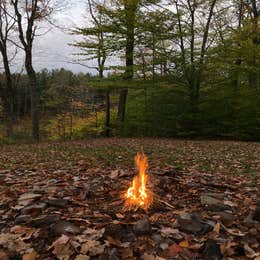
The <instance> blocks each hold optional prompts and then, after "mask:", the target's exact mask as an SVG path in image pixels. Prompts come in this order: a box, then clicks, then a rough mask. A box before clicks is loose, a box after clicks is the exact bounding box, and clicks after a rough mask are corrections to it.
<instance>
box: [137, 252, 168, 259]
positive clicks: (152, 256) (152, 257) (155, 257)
mask: <svg viewBox="0 0 260 260" xmlns="http://www.w3.org/2000/svg"><path fill="white" fill-rule="evenodd" d="M142 259H143V260H165V258H162V257H160V256H154V255H149V254H147V253H145V254H144V255H143V256H142Z"/></svg>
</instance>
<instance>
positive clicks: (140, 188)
mask: <svg viewBox="0 0 260 260" xmlns="http://www.w3.org/2000/svg"><path fill="white" fill-rule="evenodd" d="M135 164H136V167H137V168H138V170H139V174H138V175H137V176H135V177H134V179H133V181H132V186H131V187H130V188H129V189H128V190H127V192H126V193H125V199H126V201H125V207H126V208H127V209H135V210H136V209H138V208H143V209H145V210H147V209H148V208H149V206H150V205H151V203H152V201H153V196H152V192H151V191H150V190H149V188H148V187H147V184H148V175H147V174H146V169H147V167H148V160H147V157H146V155H145V154H144V153H143V152H139V153H137V155H136V156H135Z"/></svg>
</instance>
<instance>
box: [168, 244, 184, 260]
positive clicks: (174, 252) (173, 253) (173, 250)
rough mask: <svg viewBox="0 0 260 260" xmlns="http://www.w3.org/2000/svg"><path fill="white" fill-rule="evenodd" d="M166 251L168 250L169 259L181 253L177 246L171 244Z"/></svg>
mask: <svg viewBox="0 0 260 260" xmlns="http://www.w3.org/2000/svg"><path fill="white" fill-rule="evenodd" d="M168 250H169V254H168V255H169V256H170V257H174V256H176V255H178V254H179V253H180V252H182V249H181V247H180V246H178V245H177V244H172V245H171V246H169V248H168Z"/></svg>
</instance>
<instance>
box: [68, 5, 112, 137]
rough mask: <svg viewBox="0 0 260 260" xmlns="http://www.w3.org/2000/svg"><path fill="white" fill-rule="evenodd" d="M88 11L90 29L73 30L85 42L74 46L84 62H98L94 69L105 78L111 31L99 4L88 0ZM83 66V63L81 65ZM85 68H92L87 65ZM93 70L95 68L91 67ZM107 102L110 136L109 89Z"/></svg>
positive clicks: (107, 127)
mask: <svg viewBox="0 0 260 260" xmlns="http://www.w3.org/2000/svg"><path fill="white" fill-rule="evenodd" d="M88 7H89V8H88V9H89V12H90V16H91V23H92V25H91V26H90V27H87V28H85V27H83V28H76V29H75V30H73V33H74V34H78V35H82V36H84V38H85V39H84V41H79V42H76V43H74V44H73V46H75V47H78V48H80V49H81V50H82V52H81V53H79V55H81V56H84V57H85V58H84V59H83V61H88V60H96V61H97V66H96V67H94V68H95V69H96V70H97V71H98V75H99V78H100V79H102V78H103V77H104V70H105V62H106V59H107V57H108V55H111V53H112V52H113V50H112V49H111V47H110V41H111V40H112V39H111V38H112V37H110V36H109V31H106V30H105V17H104V15H103V12H102V11H103V9H102V8H100V6H99V4H97V3H94V2H93V1H91V0H88ZM80 64H82V63H80ZM83 66H86V67H90V66H88V65H86V64H83ZM91 68H93V67H91ZM105 102H106V120H105V135H106V136H107V137H109V136H110V90H109V88H107V90H106V95H105Z"/></svg>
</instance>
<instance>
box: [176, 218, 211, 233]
mask: <svg viewBox="0 0 260 260" xmlns="http://www.w3.org/2000/svg"><path fill="white" fill-rule="evenodd" d="M178 222H179V224H180V230H181V231H183V232H187V233H191V234H201V235H202V234H206V233H207V232H209V231H211V230H212V229H213V226H214V225H212V224H211V223H210V224H209V223H207V222H205V221H203V220H201V218H200V217H199V215H197V214H183V215H181V216H179V218H178Z"/></svg>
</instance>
